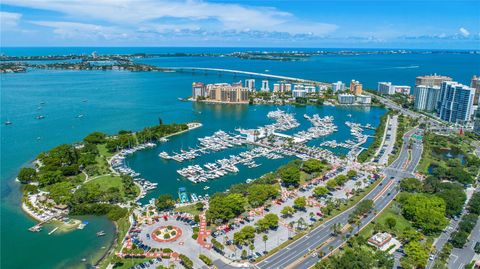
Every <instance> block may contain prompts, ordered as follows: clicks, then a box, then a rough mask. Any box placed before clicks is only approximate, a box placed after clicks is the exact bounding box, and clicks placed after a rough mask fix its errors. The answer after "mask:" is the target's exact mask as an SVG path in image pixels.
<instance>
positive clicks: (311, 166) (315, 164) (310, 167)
mask: <svg viewBox="0 0 480 269" xmlns="http://www.w3.org/2000/svg"><path fill="white" fill-rule="evenodd" d="M323 168H324V164H323V163H322V162H321V161H320V160H317V159H309V160H306V161H305V162H303V165H302V170H303V171H305V173H309V174H312V173H318V172H322V170H323Z"/></svg>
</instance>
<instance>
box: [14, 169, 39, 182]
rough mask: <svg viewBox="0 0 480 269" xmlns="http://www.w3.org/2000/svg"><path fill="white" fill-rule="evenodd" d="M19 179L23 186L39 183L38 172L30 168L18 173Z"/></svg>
mask: <svg viewBox="0 0 480 269" xmlns="http://www.w3.org/2000/svg"><path fill="white" fill-rule="evenodd" d="M17 179H18V180H19V181H20V183H23V184H27V183H30V182H35V181H38V175H37V171H36V170H35V169H33V168H30V167H24V168H22V169H21V170H20V172H19V173H18V176H17Z"/></svg>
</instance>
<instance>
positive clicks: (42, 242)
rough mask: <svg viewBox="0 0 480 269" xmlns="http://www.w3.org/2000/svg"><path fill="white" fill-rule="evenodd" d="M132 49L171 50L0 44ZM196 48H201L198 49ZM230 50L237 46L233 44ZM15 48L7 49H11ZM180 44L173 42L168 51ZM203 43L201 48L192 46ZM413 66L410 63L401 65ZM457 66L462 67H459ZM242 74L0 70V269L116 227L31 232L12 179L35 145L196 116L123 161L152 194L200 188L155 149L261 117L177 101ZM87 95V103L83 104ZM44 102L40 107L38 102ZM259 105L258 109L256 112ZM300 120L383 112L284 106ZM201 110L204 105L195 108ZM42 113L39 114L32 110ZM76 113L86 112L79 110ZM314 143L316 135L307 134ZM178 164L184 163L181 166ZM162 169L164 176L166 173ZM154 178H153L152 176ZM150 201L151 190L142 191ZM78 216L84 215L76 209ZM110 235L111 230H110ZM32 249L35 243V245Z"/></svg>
mask: <svg viewBox="0 0 480 269" xmlns="http://www.w3.org/2000/svg"><path fill="white" fill-rule="evenodd" d="M93 50H97V51H98V52H100V53H112V52H117V51H118V53H133V52H142V51H146V52H157V51H169V49H155V48H148V49H143V48H134V49H132V48H128V49H127V48H122V49H118V50H117V49H107V48H103V49H102V50H100V49H98V48H97V49H91V48H73V49H71V48H62V49H57V48H55V49H52V48H48V49H45V48H44V49H37V48H35V49H11V48H6V49H5V48H2V52H3V53H8V54H13V52H15V53H17V54H31V55H40V54H42V53H43V54H55V53H59V54H61V53H80V52H85V53H89V52H92V51H93ZM197 50H199V49H197ZM231 50H232V51H233V50H237V49H231ZM12 51H13V52H12ZM170 51H179V49H175V50H173V49H170ZM199 51H200V50H199ZM142 61H145V62H148V63H151V64H155V65H159V66H208V67H224V68H230V69H240V70H250V71H264V70H265V69H268V70H270V73H272V74H279V75H287V76H298V77H302V78H310V79H317V80H324V81H336V80H339V79H340V80H344V81H348V80H350V79H352V78H355V79H358V80H360V81H363V82H365V83H366V84H367V85H369V86H370V87H375V86H376V82H377V81H381V80H387V81H392V82H394V83H397V84H407V85H412V84H413V83H414V77H415V76H417V75H422V74H429V73H434V72H437V73H441V74H445V75H450V76H453V77H454V78H455V79H457V80H459V81H461V82H463V83H468V81H469V79H470V77H471V75H473V73H475V72H477V73H478V71H479V70H480V67H479V61H480V56H479V55H371V56H328V57H315V58H313V59H310V60H308V61H305V62H275V61H246V60H240V59H235V58H208V57H205V58H159V59H142ZM409 66H418V67H415V68H405V67H409ZM459 67H461V68H459ZM239 79H241V78H240V77H232V76H230V75H223V76H217V75H209V76H205V75H203V74H196V75H191V74H176V73H130V72H111V71H110V72H103V71H45V70H32V71H30V72H27V73H24V74H2V75H1V76H0V83H1V103H0V104H1V117H0V118H1V122H2V123H3V122H4V121H5V120H7V119H8V120H10V121H12V122H13V124H12V125H9V126H5V125H3V124H2V125H1V127H0V130H1V182H0V184H1V199H2V200H1V202H2V203H1V204H2V205H1V256H2V259H1V264H0V267H1V268H65V267H73V266H79V265H80V266H83V267H85V266H86V265H85V264H83V263H81V262H80V260H81V259H82V258H87V259H88V260H91V259H92V257H93V255H96V254H98V251H100V252H101V250H102V249H101V248H102V246H106V245H108V244H109V243H110V241H111V237H109V236H107V237H102V238H97V237H96V236H95V232H97V231H98V230H105V231H112V229H113V226H112V224H111V223H110V222H108V221H106V220H105V219H104V218H95V217H91V218H89V220H90V224H89V226H87V228H86V229H85V230H84V231H74V232H72V233H68V234H58V235H57V234H54V235H52V236H48V235H47V232H48V231H49V230H50V228H48V227H47V228H46V229H45V231H44V232H41V233H38V234H36V233H35V234H33V233H30V232H28V231H27V228H28V227H30V226H31V225H32V224H33V223H34V222H33V221H32V220H30V219H29V218H28V217H27V216H26V215H25V214H23V213H22V212H21V211H20V209H19V192H18V187H19V186H18V184H16V183H15V182H14V181H13V178H14V176H15V174H16V172H17V171H18V169H19V168H20V167H21V166H23V165H27V164H28V163H29V162H30V161H31V160H32V159H34V158H35V156H36V155H37V154H38V153H40V152H41V151H44V150H47V149H49V148H51V147H54V146H56V145H58V144H60V143H71V142H74V141H78V140H80V139H82V138H83V137H84V136H85V135H87V134H88V133H90V132H92V131H96V130H98V131H104V132H107V133H114V132H117V131H118V130H120V129H130V130H137V129H140V128H142V127H144V126H147V125H154V124H157V122H158V118H159V117H161V118H162V119H163V120H164V122H166V123H171V122H185V121H192V120H199V121H201V122H202V123H203V124H204V126H203V127H202V128H199V129H197V130H194V131H192V132H190V133H187V134H184V135H181V136H177V137H174V138H172V139H171V140H170V142H169V143H167V144H164V145H161V146H160V147H158V148H156V149H152V150H150V151H145V152H141V153H139V154H137V155H134V156H132V157H131V158H129V159H128V160H127V161H128V162H129V164H130V165H131V166H132V167H134V168H135V169H136V170H138V171H139V172H141V173H142V174H143V176H144V177H146V178H148V179H150V180H152V181H158V182H162V183H163V182H164V181H165V182H168V184H162V187H161V188H159V189H157V190H156V191H155V192H152V194H151V195H158V193H160V192H163V191H165V192H173V193H175V192H176V190H177V188H178V186H179V185H182V186H186V187H187V189H188V190H189V191H190V192H197V193H199V194H201V193H202V192H203V185H195V186H194V185H191V184H189V183H188V182H187V181H177V178H178V176H177V174H176V172H175V170H176V169H175V168H176V167H178V164H177V163H175V162H170V163H164V161H162V160H161V159H160V158H159V157H158V156H157V154H158V152H159V151H161V150H164V148H165V149H167V150H168V151H170V150H178V149H179V148H181V147H184V148H186V147H188V146H193V145H194V144H195V139H196V137H198V136H204V135H210V134H211V133H212V132H213V131H216V130H218V129H224V130H232V129H233V128H235V127H240V126H241V127H255V126H258V125H263V124H265V123H267V122H268V119H267V118H266V117H265V115H266V113H267V112H268V111H269V110H271V109H275V107H273V106H255V107H249V106H221V105H202V104H192V103H189V102H179V101H177V97H185V96H188V95H189V94H190V86H191V83H192V81H205V82H223V81H226V82H232V81H237V80H239ZM85 99H88V101H87V102H82V101H83V100H85ZM42 101H44V102H45V105H43V106H42V108H41V110H38V107H39V105H40V102H42ZM255 109H256V111H255ZM289 109H290V110H291V111H292V112H295V113H296V115H297V119H299V120H303V117H302V116H303V114H304V113H308V114H314V113H319V114H321V115H333V116H334V117H335V119H336V123H337V125H339V127H340V128H344V129H343V130H342V129H341V130H340V131H339V132H338V133H335V134H333V135H332V137H328V139H330V138H332V139H337V140H344V139H343V138H344V137H345V138H346V137H347V136H349V133H348V132H347V131H348V129H345V128H346V127H345V126H344V124H343V123H342V121H345V119H346V114H348V113H351V114H352V115H353V117H352V118H353V119H352V120H353V121H358V122H362V123H367V122H371V123H372V124H377V123H378V119H379V117H380V116H381V114H382V113H383V110H381V109H378V108H372V109H371V110H370V111H362V110H356V109H347V108H333V107H300V108H293V107H291V108H289ZM199 112H202V113H199ZM40 114H41V115H44V116H45V119H43V120H36V119H35V117H36V116H38V115H40ZM79 114H83V115H84V117H83V118H76V116H77V115H79ZM312 143H315V142H312ZM241 150H245V149H241V148H240V149H232V150H231V152H222V153H218V155H211V156H208V157H207V158H205V159H201V160H200V159H199V160H198V162H200V163H203V162H206V161H209V160H210V159H209V158H212V159H213V158H218V157H221V156H222V154H227V155H229V154H233V153H234V152H237V151H241ZM286 161H288V160H287V159H280V160H262V161H260V162H262V163H263V164H264V165H262V166H260V167H258V168H255V169H244V168H243V167H241V169H243V170H242V171H241V173H239V174H238V175H233V176H229V177H225V178H222V179H219V180H217V181H214V182H211V183H209V186H211V189H210V190H209V191H215V190H222V189H225V188H228V185H229V184H230V183H232V182H238V181H244V180H245V179H246V178H253V177H256V176H257V175H260V174H263V173H264V172H267V171H270V170H272V169H273V168H274V167H276V166H278V165H280V164H282V163H284V162H286ZM182 165H184V164H182ZM164 174H165V175H166V177H163V175H164ZM159 185H160V184H159ZM146 198H147V199H148V198H149V197H146ZM82 219H83V217H82ZM108 234H109V235H110V236H111V235H112V232H110V233H108ZM32 250H33V251H32Z"/></svg>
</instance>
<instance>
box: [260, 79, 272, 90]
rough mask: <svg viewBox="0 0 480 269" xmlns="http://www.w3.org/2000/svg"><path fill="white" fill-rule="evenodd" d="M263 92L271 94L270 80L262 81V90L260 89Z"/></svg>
mask: <svg viewBox="0 0 480 269" xmlns="http://www.w3.org/2000/svg"><path fill="white" fill-rule="evenodd" d="M260 90H261V91H262V92H269V91H270V88H269V87H268V80H266V79H265V80H262V88H261V89H260Z"/></svg>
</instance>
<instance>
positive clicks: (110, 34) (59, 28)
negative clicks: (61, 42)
mask: <svg viewBox="0 0 480 269" xmlns="http://www.w3.org/2000/svg"><path fill="white" fill-rule="evenodd" d="M30 23H33V24H36V25H40V26H45V27H50V28H53V32H54V33H55V34H57V35H59V36H61V37H62V38H77V39H78V38H86V39H94V38H101V39H106V40H111V39H119V38H127V37H128V34H127V33H124V32H122V31H121V30H119V29H117V28H115V27H104V26H100V25H95V24H88V23H77V22H63V21H30Z"/></svg>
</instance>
